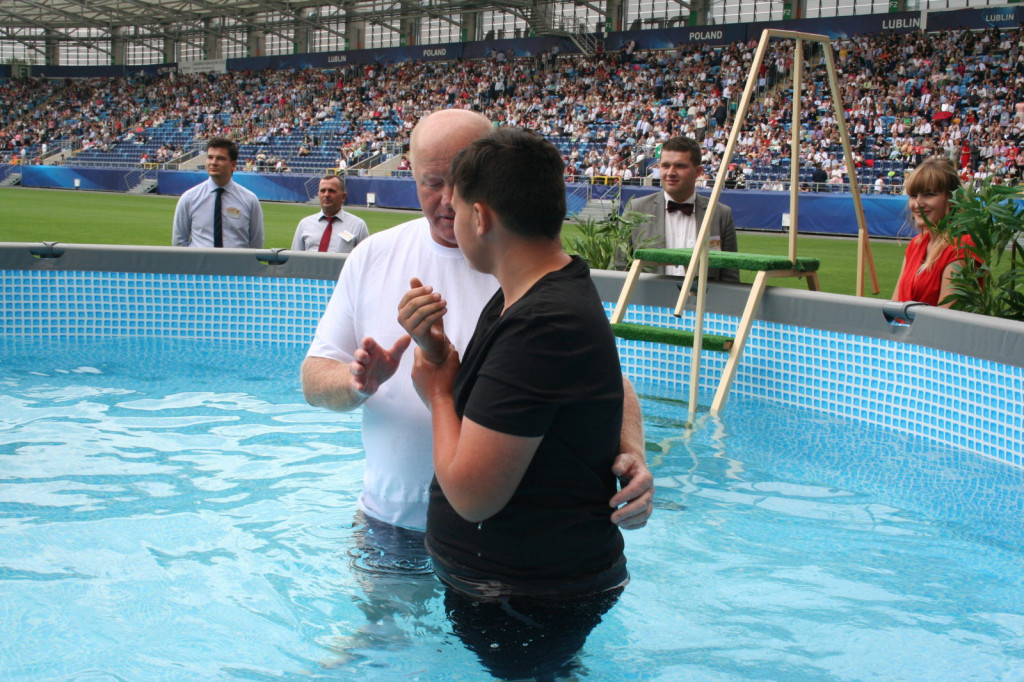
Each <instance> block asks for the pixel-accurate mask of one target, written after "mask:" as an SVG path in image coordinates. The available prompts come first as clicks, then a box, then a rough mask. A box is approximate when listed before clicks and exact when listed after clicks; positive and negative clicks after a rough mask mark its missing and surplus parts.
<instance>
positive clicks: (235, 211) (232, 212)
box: [228, 207, 242, 218]
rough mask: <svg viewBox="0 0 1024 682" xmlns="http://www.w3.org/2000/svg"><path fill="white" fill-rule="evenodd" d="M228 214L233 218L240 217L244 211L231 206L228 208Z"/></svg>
mask: <svg viewBox="0 0 1024 682" xmlns="http://www.w3.org/2000/svg"><path fill="white" fill-rule="evenodd" d="M228 215H229V216H231V217H232V218H238V217H241V215H242V212H241V211H240V210H238V209H237V208H233V207H231V208H228Z"/></svg>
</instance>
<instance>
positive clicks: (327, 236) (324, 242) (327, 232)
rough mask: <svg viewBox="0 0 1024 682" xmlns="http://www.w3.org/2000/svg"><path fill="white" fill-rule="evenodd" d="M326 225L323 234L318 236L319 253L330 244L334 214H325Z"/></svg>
mask: <svg viewBox="0 0 1024 682" xmlns="http://www.w3.org/2000/svg"><path fill="white" fill-rule="evenodd" d="M326 218H327V227H326V228H324V236H322V237H320V249H319V250H320V253H323V252H324V251H326V250H327V247H328V246H330V244H331V224H332V223H333V222H334V216H326Z"/></svg>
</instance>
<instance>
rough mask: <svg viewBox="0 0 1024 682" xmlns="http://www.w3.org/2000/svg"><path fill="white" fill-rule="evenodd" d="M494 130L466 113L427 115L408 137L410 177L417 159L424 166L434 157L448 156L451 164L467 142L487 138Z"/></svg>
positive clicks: (478, 116) (484, 120)
mask: <svg viewBox="0 0 1024 682" xmlns="http://www.w3.org/2000/svg"><path fill="white" fill-rule="evenodd" d="M493 128H494V126H493V125H492V124H491V122H490V120H488V118H487V117H486V116H484V115H483V114H479V113H477V112H475V111H470V110H468V109H441V110H440V111H435V112H433V113H431V114H427V115H426V116H424V117H423V118H421V119H420V122H419V123H417V124H416V127H415V128H413V129H412V135H411V136H410V137H409V153H410V157H411V158H410V162H411V163H412V170H413V173H414V174H415V172H416V163H417V157H419V159H418V160H419V162H420V163H424V162H428V161H429V160H431V159H433V158H435V157H437V156H447V157H448V163H449V164H450V163H451V161H452V159H454V158H455V155H456V154H458V153H459V152H460V151H462V150H463V149H465V148H466V147H467V146H468V145H469V143H470V142H472V141H473V140H476V139H478V138H481V137H484V136H485V135H487V134H489V133H490V132H491V130H492V129H493Z"/></svg>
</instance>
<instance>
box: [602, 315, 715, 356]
mask: <svg viewBox="0 0 1024 682" xmlns="http://www.w3.org/2000/svg"><path fill="white" fill-rule="evenodd" d="M612 333H613V334H615V336H618V337H619V338H620V339H629V340H631V341H649V342H651V343H665V344H669V345H671V346H688V347H691V348H692V347H693V337H694V333H693V332H692V331H688V330H684V329H668V328H666V327H650V326H647V325H644V324H633V323H630V322H621V323H619V324H613V325H612ZM732 341H733V340H732V337H729V336H718V335H717V334H704V341H703V343H702V344H701V347H702V348H703V349H704V350H710V351H717V352H719V353H728V352H729V349H730V348H732Z"/></svg>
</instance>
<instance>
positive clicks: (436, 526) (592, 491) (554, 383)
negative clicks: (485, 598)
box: [427, 257, 628, 597]
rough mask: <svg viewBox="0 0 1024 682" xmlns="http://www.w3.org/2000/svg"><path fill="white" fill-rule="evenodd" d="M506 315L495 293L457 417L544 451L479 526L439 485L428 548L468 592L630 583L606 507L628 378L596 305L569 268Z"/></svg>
mask: <svg viewBox="0 0 1024 682" xmlns="http://www.w3.org/2000/svg"><path fill="white" fill-rule="evenodd" d="M503 306H504V297H503V295H502V292H501V291H498V293H497V294H495V296H494V298H492V299H491V301H490V302H489V303H488V304H487V306H486V307H485V308H484V310H483V312H482V313H481V315H480V320H479V322H478V323H477V328H476V331H475V332H474V334H473V339H472V340H471V341H470V343H469V346H468V347H467V348H466V353H465V357H464V358H463V359H462V367H461V369H460V370H459V374H458V377H457V378H456V382H455V389H454V394H455V409H456V412H457V414H458V415H459V417H460V418H461V417H466V418H469V419H471V420H473V421H474V422H476V423H477V424H480V425H481V426H484V427H486V428H489V429H493V430H495V431H499V432H501V433H507V434H512V435H517V436H525V437H536V436H543V440H542V441H541V443H540V445H539V447H538V448H537V452H536V454H535V455H534V457H533V459H532V460H531V462H530V464H529V466H528V467H527V470H526V473H525V474H524V476H523V480H522V481H521V482H520V484H519V487H518V488H517V489H516V491H515V493H514V494H513V495H512V499H511V500H510V501H509V503H508V504H507V505H506V506H505V507H504V508H503V509H502V510H501V511H499V512H498V513H497V514H495V515H494V516H492V517H491V518H489V519H487V520H486V521H483V522H482V523H470V522H468V521H466V520H464V519H463V518H462V517H460V516H459V515H458V514H457V513H456V512H455V510H454V509H452V507H451V505H449V504H448V501H447V500H446V499H445V497H444V494H443V493H442V492H441V488H440V486H439V485H438V483H437V479H436V478H435V479H434V481H433V483H432V484H431V487H430V505H429V508H428V512H427V548H428V549H429V550H430V553H431V555H432V556H433V558H434V563H435V568H436V569H437V572H438V575H439V576H440V577H441V578H442V579H443V580H445V582H447V583H448V584H449V585H452V586H453V587H455V588H456V589H462V590H463V591H467V592H470V593H477V594H481V593H487V594H493V593H494V592H495V591H496V592H497V593H500V594H533V595H538V594H551V595H557V596H562V597H569V596H579V595H582V594H589V593H594V592H599V591H602V590H605V589H609V588H611V587H614V586H616V585H619V584H621V583H622V582H624V581H625V580H626V578H627V577H628V574H627V573H626V570H625V559H624V557H623V555H622V549H623V542H622V535H621V533H620V532H619V529H618V528H617V527H616V526H615V525H614V524H612V523H611V521H610V520H609V518H610V516H611V512H612V509H611V508H610V507H609V506H608V500H609V499H611V497H612V495H613V494H614V493H615V490H616V482H615V478H614V476H613V475H612V472H611V466H612V462H613V461H614V459H615V457H616V455H617V454H618V451H619V435H620V432H621V427H622V373H621V370H620V365H619V358H618V353H617V351H616V348H615V340H614V338H613V336H612V333H611V329H610V327H609V325H608V319H607V316H606V315H605V312H604V309H603V307H602V304H601V299H600V297H599V296H598V294H597V290H596V289H595V287H594V284H593V282H592V281H591V279H590V272H589V269H588V267H587V265H586V263H585V262H583V261H582V260H580V259H579V258H575V257H574V258H573V262H572V263H570V264H569V265H567V266H566V267H564V268H562V269H561V270H558V271H556V272H552V273H549V274H548V275H546V276H545V277H543V278H542V279H541V280H540V281H538V282H537V283H536V284H535V285H534V286H533V287H532V288H531V289H530V290H529V291H528V292H527V293H526V294H525V295H524V296H523V297H522V298H521V299H520V300H518V301H516V303H515V304H513V305H512V306H511V307H510V308H509V309H508V310H507V311H506V312H505V313H504V314H501V310H502V307H503ZM483 584H486V589H483V590H481V589H475V587H476V588H479V587H480V586H481V585H483ZM474 586H475V587H474Z"/></svg>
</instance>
